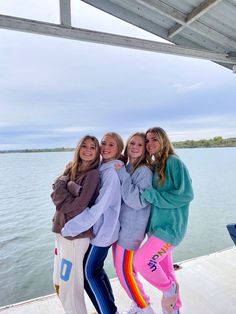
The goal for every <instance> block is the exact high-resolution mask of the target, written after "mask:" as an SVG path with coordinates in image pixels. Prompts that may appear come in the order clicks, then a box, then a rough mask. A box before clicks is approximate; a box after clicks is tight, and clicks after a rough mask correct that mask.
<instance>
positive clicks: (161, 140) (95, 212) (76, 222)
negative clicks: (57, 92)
mask: <svg viewBox="0 0 236 314" xmlns="http://www.w3.org/2000/svg"><path fill="white" fill-rule="evenodd" d="M123 151H124V153H123ZM100 155H101V158H102V160H101V162H100ZM51 197H52V200H53V202H54V204H55V206H56V212H55V215H54V218H53V232H55V233H56V246H55V257H54V272H53V282H54V286H55V289H56V291H57V293H58V295H59V298H60V300H61V302H62V305H63V308H64V310H65V313H66V314H87V310H86V305H85V301H84V290H85V291H86V292H87V294H88V296H89V298H90V300H91V301H92V303H93V305H94V307H95V309H96V311H97V313H99V314H116V313H118V311H117V306H116V304H115V299H114V295H113V292H112V287H111V284H110V281H109V278H108V276H107V274H106V272H105V270H104V261H105V258H106V257H107V254H108V250H109V248H110V247H111V246H112V249H113V260H114V265H115V269H116V273H117V276H118V278H119V281H120V284H121V286H122V287H123V288H124V290H125V291H126V293H127V295H128V296H129V297H130V299H131V300H132V301H133V303H132V306H131V308H130V309H129V310H128V311H127V312H125V313H129V314H136V313H144V314H149V313H150V314H154V313H155V311H154V309H153V308H152V306H151V305H150V299H149V297H148V296H147V294H146V293H145V291H144V289H143V286H142V283H141V282H140V281H139V279H138V276H137V275H138V274H141V275H142V276H143V277H144V278H145V279H146V280H147V281H149V282H150V283H151V284H152V285H154V286H155V287H156V288H157V289H159V290H161V291H162V294H163V295H162V301H161V306H162V311H163V314H178V313H180V312H179V309H180V307H181V301H180V297H179V285H178V283H177V281H176V278H175V275H174V269H173V261H172V252H173V249H174V248H175V247H176V246H177V245H178V244H179V243H180V242H181V240H182V239H183V237H184V235H185V232H186V228H187V221H188V212H189V203H190V202H191V200H192V199H193V191H192V184H191V178H190V176H189V173H188V170H187V168H186V166H185V165H184V163H183V162H182V161H181V160H180V159H179V158H178V156H177V155H176V154H175V152H174V149H173V147H172V145H171V143H170V140H169V138H168V136H167V134H166V132H165V131H164V130H163V129H162V128H159V127H155V128H152V129H149V130H147V132H146V134H144V133H135V134H133V135H132V136H131V137H130V138H129V139H128V141H127V144H126V147H125V149H124V144H123V140H122V138H121V137H120V136H119V135H118V134H117V133H114V132H110V133H107V134H105V135H104V136H103V138H102V140H101V143H100V145H99V143H98V141H97V139H96V138H95V137H93V136H89V135H87V136H85V137H84V138H82V139H81V141H80V142H79V144H78V146H77V148H76V151H75V155H74V158H73V160H72V161H71V162H70V163H69V164H67V165H66V167H65V170H64V172H63V174H62V175H60V176H59V177H58V178H57V179H56V181H55V182H54V184H53V192H52V195H51ZM146 234H147V235H148V238H147V240H146V242H145V243H144V244H143V241H144V239H145V236H146Z"/></svg>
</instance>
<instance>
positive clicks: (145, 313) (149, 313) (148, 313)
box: [137, 305, 156, 314]
mask: <svg viewBox="0 0 236 314" xmlns="http://www.w3.org/2000/svg"><path fill="white" fill-rule="evenodd" d="M137 313H140V314H156V312H155V311H154V310H153V308H152V307H151V305H149V306H148V307H145V308H144V309H140V308H138V312H137Z"/></svg>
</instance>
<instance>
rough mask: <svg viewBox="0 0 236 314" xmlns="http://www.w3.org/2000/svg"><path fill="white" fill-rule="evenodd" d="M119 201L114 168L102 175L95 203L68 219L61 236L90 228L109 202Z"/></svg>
mask: <svg viewBox="0 0 236 314" xmlns="http://www.w3.org/2000/svg"><path fill="white" fill-rule="evenodd" d="M117 202H120V180H119V178H118V175H117V173H116V172H115V170H114V169H112V171H111V172H110V173H109V174H108V175H106V176H105V177H104V180H103V181H102V187H101V189H100V191H99V195H98V198H97V200H96V203H95V205H93V206H92V207H91V208H86V209H85V210H84V211H83V212H82V213H81V214H79V215H77V216H76V217H74V218H73V219H71V220H69V221H68V222H67V223H66V224H65V226H64V228H63V229H62V231H61V234H62V235H63V237H67V236H72V237H75V236H77V235H78V234H80V233H82V232H83V231H86V230H88V229H90V228H91V227H92V226H93V225H94V224H95V223H96V222H97V221H98V219H99V218H100V217H101V216H102V214H103V213H104V212H105V211H106V210H108V209H109V207H110V206H111V204H114V203H117Z"/></svg>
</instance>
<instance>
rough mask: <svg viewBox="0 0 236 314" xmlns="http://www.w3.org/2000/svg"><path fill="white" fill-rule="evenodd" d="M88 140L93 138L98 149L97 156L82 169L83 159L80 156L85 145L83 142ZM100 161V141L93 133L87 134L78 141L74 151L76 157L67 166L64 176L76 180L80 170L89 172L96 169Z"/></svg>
mask: <svg viewBox="0 0 236 314" xmlns="http://www.w3.org/2000/svg"><path fill="white" fill-rule="evenodd" d="M86 140H91V141H92V142H93V143H94V145H95V149H96V156H95V159H94V160H93V161H91V163H90V164H89V165H88V167H86V169H82V159H81V158H80V149H81V147H82V145H83V143H84V142H85V141H86ZM99 162H100V147H99V142H98V140H97V138H96V137H95V136H92V135H85V136H84V137H83V138H82V139H81V140H80V141H79V143H78V145H77V147H76V149H75V153H74V158H73V159H72V161H71V162H69V164H68V165H67V166H66V168H65V170H64V172H63V175H64V176H69V179H70V181H75V179H76V177H77V175H78V172H87V171H88V170H91V169H95V168H97V167H98V165H99Z"/></svg>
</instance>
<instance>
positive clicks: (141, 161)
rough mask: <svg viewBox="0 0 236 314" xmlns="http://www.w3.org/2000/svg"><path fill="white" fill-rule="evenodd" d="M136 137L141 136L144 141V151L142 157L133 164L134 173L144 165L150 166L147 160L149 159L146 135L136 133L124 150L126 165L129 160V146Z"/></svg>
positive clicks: (129, 139)
mask: <svg viewBox="0 0 236 314" xmlns="http://www.w3.org/2000/svg"><path fill="white" fill-rule="evenodd" d="M134 136H139V137H140V138H141V139H142V140H143V146H144V149H143V153H142V155H141V156H140V157H139V158H137V160H136V161H135V162H134V163H133V171H132V172H134V171H135V170H136V169H137V168H138V167H140V166H143V165H146V166H149V165H148V163H147V158H146V157H147V151H146V145H145V133H141V132H136V133H134V134H132V135H131V136H130V137H129V138H128V140H127V142H126V145H125V150H124V157H125V164H127V162H128V158H129V156H128V146H129V143H130V141H131V140H132V138H133V137H134Z"/></svg>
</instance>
